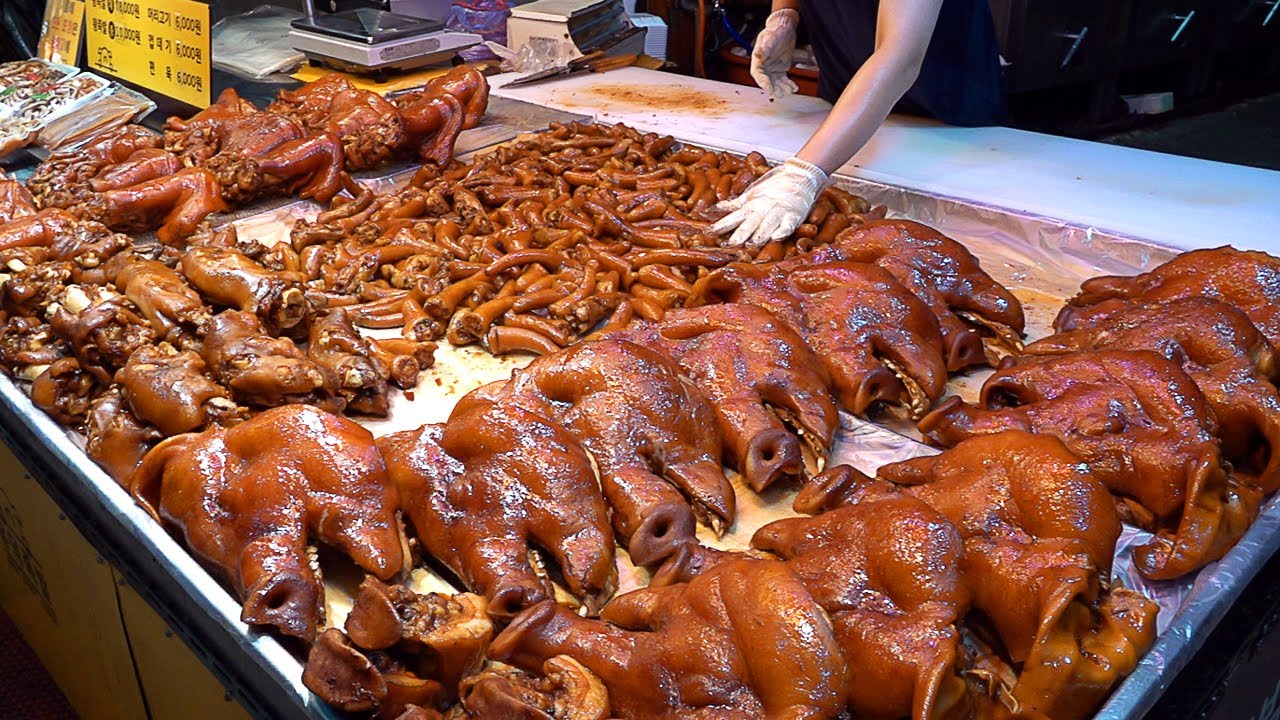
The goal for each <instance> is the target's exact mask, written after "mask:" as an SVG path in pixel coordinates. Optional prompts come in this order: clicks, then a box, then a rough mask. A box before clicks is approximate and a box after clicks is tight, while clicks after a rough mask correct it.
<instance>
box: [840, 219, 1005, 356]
mask: <svg viewBox="0 0 1280 720" xmlns="http://www.w3.org/2000/svg"><path fill="white" fill-rule="evenodd" d="M829 247H830V253H829V254H832V255H834V256H836V257H839V258H842V259H844V260H851V261H853V262H865V263H875V264H876V265H879V266H880V267H882V268H884V269H886V270H888V271H889V272H890V273H892V274H893V276H894V277H895V278H896V279H897V280H898V282H900V283H902V285H903V286H904V287H906V288H907V289H908V290H910V291H911V292H912V293H915V295H916V297H919V298H920V299H921V300H923V301H925V303H927V304H928V305H929V309H931V310H932V311H933V313H934V315H936V316H937V318H938V324H939V325H940V326H941V328H942V337H943V342H944V347H945V352H946V358H947V369H948V370H952V371H955V370H960V369H963V368H965V367H969V366H971V365H984V364H987V362H988V361H987V354H986V352H985V351H984V349H983V343H982V336H981V332H982V331H987V332H989V333H990V334H992V335H994V336H995V338H994V339H995V341H996V342H997V343H999V344H1001V345H1004V346H1005V347H1006V348H1008V349H1010V350H1016V349H1017V348H1018V347H1019V346H1020V345H1021V342H1020V336H1021V335H1022V332H1023V330H1024V329H1025V326H1026V319H1025V318H1024V316H1023V314H1022V303H1021V302H1019V301H1018V298H1016V297H1014V295H1013V293H1011V292H1009V290H1008V289H1007V288H1005V287H1004V286H1002V285H1000V284H999V283H997V282H996V281H995V280H993V279H992V278H991V276H990V275H988V274H987V273H986V271H984V270H983V269H982V266H981V265H980V264H979V263H978V259H977V258H975V257H974V256H973V253H971V252H969V250H968V249H967V248H965V246H963V245H961V244H960V243H958V242H956V241H955V240H952V239H951V238H949V237H947V236H946V235H943V234H942V233H940V232H938V231H937V230H934V229H933V228H931V227H929V226H927V225H922V224H920V223H917V222H911V221H910V220H873V221H871V222H868V223H866V224H864V225H861V226H858V227H854V228H850V229H849V230H846V231H844V232H842V233H840V235H838V236H837V237H836V239H835V242H834V243H832V244H831V245H830V246H829ZM824 250H825V249H820V250H818V251H817V253H818V254H820V255H821V254H823V251H824Z"/></svg>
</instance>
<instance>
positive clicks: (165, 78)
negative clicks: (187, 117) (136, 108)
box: [85, 0, 211, 108]
mask: <svg viewBox="0 0 1280 720" xmlns="http://www.w3.org/2000/svg"><path fill="white" fill-rule="evenodd" d="M85 33H86V34H85V40H86V42H85V47H86V49H87V52H88V53H89V58H88V60H89V67H91V68H93V69H95V70H100V71H102V72H105V73H107V74H110V75H114V76H115V77H118V78H120V79H122V80H127V81H129V82H131V83H134V84H136V85H139V86H140V87H144V88H147V89H149V90H154V91H156V92H159V93H162V94H164V95H168V96H169V97H171V98H175V99H177V100H181V101H182V102H184V103H187V104H189V105H194V106H196V107H200V108H203V107H207V106H208V105H209V65H210V62H211V58H210V57H209V6H208V5H205V4H204V3H199V2H194V0H89V3H88V8H87V17H86V20H85Z"/></svg>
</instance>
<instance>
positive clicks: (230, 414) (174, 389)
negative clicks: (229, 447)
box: [116, 343, 246, 437]
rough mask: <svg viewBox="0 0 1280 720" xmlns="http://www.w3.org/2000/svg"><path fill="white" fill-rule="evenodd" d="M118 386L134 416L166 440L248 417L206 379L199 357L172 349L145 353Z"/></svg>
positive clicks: (135, 359)
mask: <svg viewBox="0 0 1280 720" xmlns="http://www.w3.org/2000/svg"><path fill="white" fill-rule="evenodd" d="M116 382H118V383H119V384H120V387H121V389H122V390H123V391H124V395H125V398H127V399H128V401H129V407H130V408H132V409H133V413H134V415H136V416H137V417H138V418H140V419H141V420H143V421H145V422H148V423H150V424H152V425H154V426H156V427H157V428H159V429H160V431H161V432H163V433H164V434H165V436H166V437H168V436H170V435H178V434H181V433H184V432H192V431H194V430H200V429H203V428H204V427H205V426H206V425H207V424H209V423H210V422H216V423H218V424H219V425H227V424H230V423H234V422H237V421H239V420H242V419H244V417H245V414H246V413H245V411H244V409H243V408H240V407H237V406H236V404H235V402H234V401H233V400H232V399H231V397H230V396H229V395H228V393H227V390H226V389H225V388H223V387H222V386H221V385H218V384H217V383H214V382H213V381H212V380H210V379H209V377H208V376H207V375H206V374H205V364H204V360H202V359H200V356H199V355H197V354H195V353H194V352H191V351H190V350H182V351H178V350H175V349H174V348H173V346H171V345H169V344H168V343H161V344H159V345H147V346H145V347H142V348H139V349H138V350H137V351H136V352H134V353H133V355H131V356H130V357H129V362H127V363H126V364H125V366H124V368H123V369H121V370H120V372H118V373H116Z"/></svg>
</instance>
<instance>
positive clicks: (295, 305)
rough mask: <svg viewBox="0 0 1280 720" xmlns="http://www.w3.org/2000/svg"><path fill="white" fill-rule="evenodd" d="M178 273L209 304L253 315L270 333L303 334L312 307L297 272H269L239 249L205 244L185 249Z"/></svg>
mask: <svg viewBox="0 0 1280 720" xmlns="http://www.w3.org/2000/svg"><path fill="white" fill-rule="evenodd" d="M179 270H180V271H181V272H182V275H183V277H185V278H186V279H187V282H189V283H191V286H192V287H194V288H195V289H196V290H197V291H199V292H200V294H201V295H203V296H204V297H205V298H206V299H208V300H209V301H210V302H211V303H212V304H214V305H221V306H224V307H232V308H236V309H239V310H244V311H245V312H250V313H253V314H254V315H256V316H258V319H259V320H261V321H262V323H263V325H264V326H266V328H267V329H268V330H269V331H270V332H271V333H272V334H277V335H278V334H281V333H283V334H295V335H296V334H297V333H298V332H299V331H302V332H305V331H306V323H307V321H309V320H310V317H311V305H310V303H309V302H308V301H307V297H306V293H305V291H306V285H305V284H304V281H303V278H302V276H301V275H299V274H298V273H292V272H272V271H270V270H267V269H266V268H264V267H262V266H261V265H259V264H258V263H256V262H254V261H253V260H251V259H249V257H247V256H246V255H245V254H244V253H242V252H240V251H238V250H235V249H232V248H223V247H213V246H208V245H203V246H199V247H193V248H191V249H189V250H187V252H186V254H184V255H183V256H182V262H181V265H180V266H179Z"/></svg>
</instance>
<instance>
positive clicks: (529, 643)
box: [489, 558, 858, 720]
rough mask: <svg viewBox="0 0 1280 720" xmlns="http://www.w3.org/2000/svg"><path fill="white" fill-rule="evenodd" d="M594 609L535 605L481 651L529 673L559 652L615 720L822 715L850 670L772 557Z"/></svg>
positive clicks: (836, 706) (826, 627)
mask: <svg viewBox="0 0 1280 720" xmlns="http://www.w3.org/2000/svg"><path fill="white" fill-rule="evenodd" d="M601 617H602V618H603V619H602V620H590V619H585V618H581V617H578V616H577V615H575V614H574V613H573V612H572V611H570V610H568V609H567V608H564V607H562V606H560V605H557V604H555V603H553V602H550V601H548V602H544V603H542V604H540V605H537V606H535V607H533V608H531V609H529V610H526V611H525V612H524V613H523V614H521V615H520V616H519V617H517V618H516V619H515V621H514V622H512V624H511V625H509V626H508V627H507V629H506V630H503V631H502V633H500V634H499V635H498V637H497V638H496V639H495V640H494V641H493V645H491V646H490V648H489V657H490V658H492V659H494V660H498V661H499V662H503V663H506V664H509V665H514V666H516V667H518V668H520V669H522V670H525V671H528V672H538V671H540V670H541V669H542V667H543V665H544V663H546V662H547V661H548V660H550V659H552V658H554V657H556V656H558V655H567V656H569V657H571V658H573V659H574V660H576V661H578V662H579V663H581V664H582V665H583V666H585V667H586V668H587V669H588V670H589V671H591V673H592V674H594V675H595V676H597V677H598V678H600V680H601V681H602V682H603V683H604V686H605V687H606V688H607V689H608V691H609V702H610V706H611V710H612V713H613V715H614V716H615V717H618V718H623V719H624V720H625V719H631V718H708V719H709V718H833V717H836V716H837V715H838V714H839V713H840V711H841V709H842V707H843V705H844V704H845V702H846V700H847V698H848V694H849V687H850V681H849V676H850V673H851V672H857V670H858V669H857V668H852V667H850V666H848V665H847V664H846V661H845V658H844V656H843V654H842V653H841V650H840V646H839V643H838V641H837V639H836V637H835V634H834V632H833V630H832V627H831V623H830V621H829V620H828V619H827V615H826V613H825V612H823V610H822V608H821V607H820V606H819V605H818V603H817V601H816V600H815V599H814V597H813V596H812V595H810V594H809V592H808V591H807V590H806V589H805V587H804V585H803V584H802V583H801V581H800V578H798V577H797V576H796V575H795V574H794V573H793V572H792V571H791V570H790V569H789V568H788V566H787V564H786V563H783V562H781V561H778V560H757V559H748V558H735V559H731V560H728V561H725V562H723V563H720V564H719V565H717V566H715V567H714V568H712V569H711V570H709V571H707V572H705V573H703V574H701V575H699V576H697V577H695V578H694V579H693V580H692V581H690V582H689V583H688V584H680V585H671V586H667V587H662V588H653V587H649V588H644V589H641V590H636V591H634V592H631V593H628V594H626V595H622V596H620V597H618V598H617V599H615V600H614V601H613V602H611V603H609V605H607V606H606V607H605V609H604V612H603V613H602V615H601Z"/></svg>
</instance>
